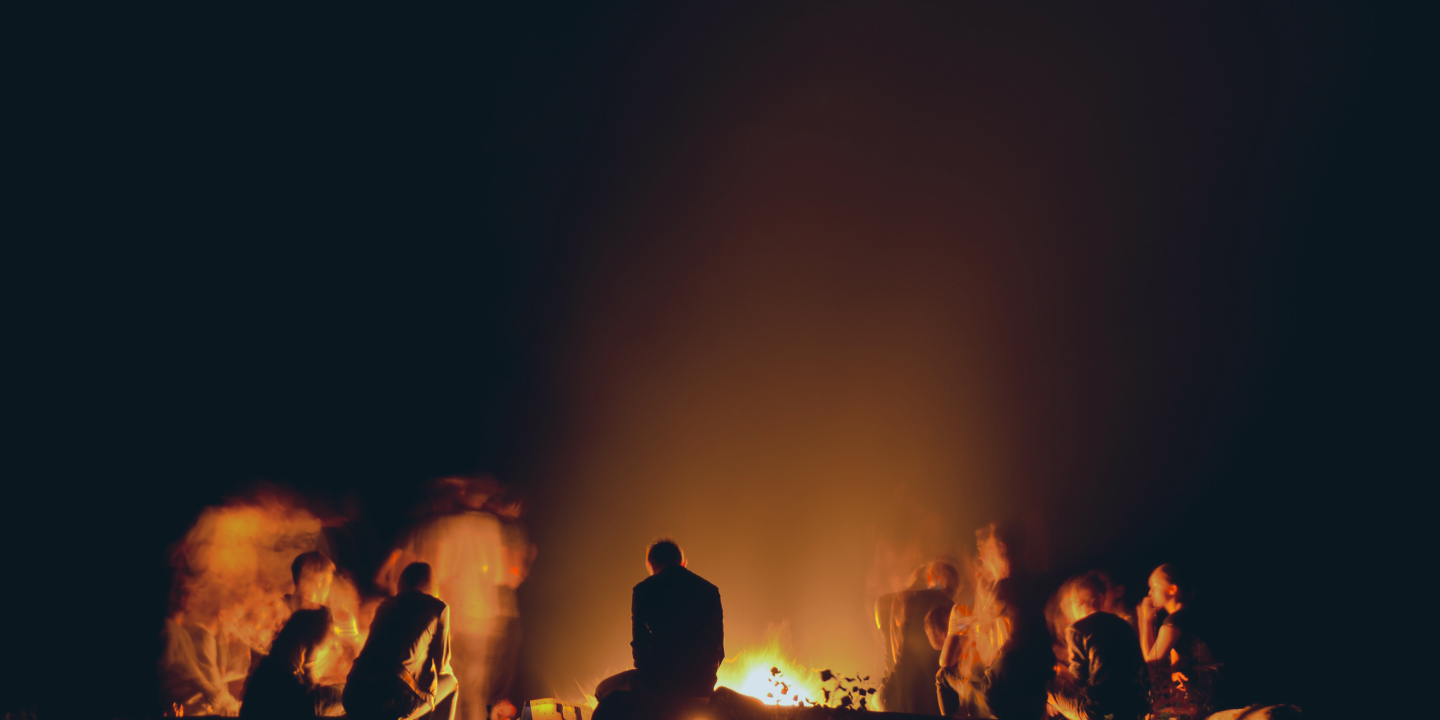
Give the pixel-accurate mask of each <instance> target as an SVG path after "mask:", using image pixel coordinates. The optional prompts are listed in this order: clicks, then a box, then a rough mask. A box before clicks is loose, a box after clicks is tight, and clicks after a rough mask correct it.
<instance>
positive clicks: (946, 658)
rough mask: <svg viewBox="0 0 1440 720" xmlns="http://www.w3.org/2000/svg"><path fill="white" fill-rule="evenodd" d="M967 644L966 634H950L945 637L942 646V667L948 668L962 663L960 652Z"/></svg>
mask: <svg viewBox="0 0 1440 720" xmlns="http://www.w3.org/2000/svg"><path fill="white" fill-rule="evenodd" d="M964 643H965V634H964V633H950V634H949V635H946V636H945V643H944V644H943V645H941V646H940V667H942V668H947V667H950V666H951V665H954V664H955V663H958V662H960V652H961V650H962V649H963V645H964Z"/></svg>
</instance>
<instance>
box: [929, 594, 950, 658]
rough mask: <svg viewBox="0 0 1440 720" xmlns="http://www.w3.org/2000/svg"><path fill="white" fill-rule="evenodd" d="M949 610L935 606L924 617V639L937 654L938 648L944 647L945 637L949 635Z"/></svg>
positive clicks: (941, 606)
mask: <svg viewBox="0 0 1440 720" xmlns="http://www.w3.org/2000/svg"><path fill="white" fill-rule="evenodd" d="M949 627H950V608H948V607H945V606H944V605H937V606H935V607H934V608H932V609H931V610H930V612H929V613H927V614H926V615H925V637H926V638H927V639H929V640H930V647H931V648H933V649H934V650H935V652H936V653H937V654H938V653H939V652H940V648H942V647H944V646H945V637H946V636H947V635H948V634H949Z"/></svg>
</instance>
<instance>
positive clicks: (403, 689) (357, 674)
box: [344, 563, 456, 720]
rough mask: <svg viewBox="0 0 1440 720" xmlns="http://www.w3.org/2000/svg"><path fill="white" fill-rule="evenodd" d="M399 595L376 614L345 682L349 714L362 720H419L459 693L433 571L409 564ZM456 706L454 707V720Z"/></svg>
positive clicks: (447, 620)
mask: <svg viewBox="0 0 1440 720" xmlns="http://www.w3.org/2000/svg"><path fill="white" fill-rule="evenodd" d="M399 590H400V592H399V593H398V594H396V595H395V596H394V597H391V598H387V599H386V600H385V601H384V602H382V603H380V607H378V608H376V610H375V621H374V622H372V623H371V624H370V636H369V637H368V638H367V639H366V640H365V647H364V648H363V649H361V650H360V656H359V657H357V658H355V664H354V665H353V666H352V667H351V668H350V675H349V676H348V677H346V679H345V697H344V702H345V712H346V713H347V714H348V716H349V717H352V718H360V719H363V720H400V718H418V717H420V716H421V715H424V714H425V713H428V712H431V711H432V710H434V709H435V706H436V705H438V704H439V703H440V702H441V701H443V700H445V699H447V698H448V697H451V696H452V694H453V693H454V692H455V685H456V681H455V672H454V670H452V669H451V667H450V609H449V608H448V607H446V605H445V603H443V602H441V601H440V600H439V599H438V598H436V597H434V596H433V595H431V593H432V592H434V588H433V585H432V579H431V574H430V566H429V565H427V564H426V563H410V565H408V566H407V567H406V568H405V570H404V571H402V572H401V573H400V581H399ZM454 709H455V703H454V702H453V701H452V702H451V703H450V708H449V713H450V715H451V716H452V717H453V714H454Z"/></svg>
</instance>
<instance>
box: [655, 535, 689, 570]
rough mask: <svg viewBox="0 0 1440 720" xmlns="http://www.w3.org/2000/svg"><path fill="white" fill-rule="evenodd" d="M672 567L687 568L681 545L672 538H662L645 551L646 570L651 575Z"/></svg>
mask: <svg viewBox="0 0 1440 720" xmlns="http://www.w3.org/2000/svg"><path fill="white" fill-rule="evenodd" d="M671 565H679V566H680V567H685V553H683V552H681V551H680V545H679V544H678V543H676V542H675V541H674V540H671V539H670V538H661V539H659V540H656V541H655V542H653V543H650V547H648V548H646V550H645V568H646V569H648V570H649V571H650V574H651V575H654V574H655V573H658V572H660V571H661V570H664V569H665V568H667V567H670V566H671Z"/></svg>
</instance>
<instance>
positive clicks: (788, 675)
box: [718, 635, 880, 710]
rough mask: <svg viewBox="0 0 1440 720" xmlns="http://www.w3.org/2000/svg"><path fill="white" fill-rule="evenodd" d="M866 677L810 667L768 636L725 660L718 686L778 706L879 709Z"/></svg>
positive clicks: (877, 701)
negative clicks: (844, 674)
mask: <svg viewBox="0 0 1440 720" xmlns="http://www.w3.org/2000/svg"><path fill="white" fill-rule="evenodd" d="M869 681H870V678H868V677H861V676H858V675H856V676H843V675H838V674H836V673H834V672H831V671H830V670H829V669H824V668H811V667H807V666H806V665H805V664H803V663H800V662H798V661H796V660H794V659H792V658H790V657H788V656H787V655H786V654H785V653H784V651H783V650H782V649H781V647H780V640H779V637H778V636H776V635H772V636H771V638H770V639H769V641H768V642H766V643H765V644H764V645H762V646H760V647H757V648H751V649H749V650H745V651H743V652H741V653H740V654H739V655H737V656H735V657H734V658H733V659H731V658H727V659H726V660H725V662H724V663H723V664H722V665H721V666H720V672H719V683H718V684H719V685H720V686H722V687H728V688H730V689H731V690H735V691H736V692H739V693H741V694H744V695H749V696H750V697H753V698H757V699H759V700H760V701H761V702H764V703H765V704H766V705H776V706H782V707H786V706H788V707H797V706H810V707H813V706H826V707H853V708H857V709H870V710H879V709H880V707H879V700H878V698H877V697H876V695H875V692H876V690H875V687H874V685H873V684H872V683H870V682H869Z"/></svg>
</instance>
